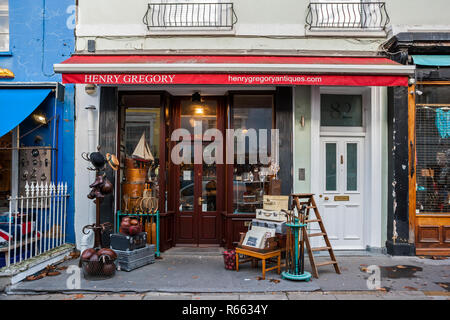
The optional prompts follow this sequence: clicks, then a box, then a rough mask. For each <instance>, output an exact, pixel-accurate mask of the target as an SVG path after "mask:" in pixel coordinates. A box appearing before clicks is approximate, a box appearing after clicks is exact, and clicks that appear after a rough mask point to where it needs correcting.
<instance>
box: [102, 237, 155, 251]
mask: <svg viewBox="0 0 450 320" xmlns="http://www.w3.org/2000/svg"><path fill="white" fill-rule="evenodd" d="M110 239H111V243H110V248H111V249H113V250H120V251H132V250H136V249H140V248H144V247H145V245H146V243H147V232H141V233H138V234H137V235H135V236H127V235H124V234H120V233H113V234H111V238H110Z"/></svg>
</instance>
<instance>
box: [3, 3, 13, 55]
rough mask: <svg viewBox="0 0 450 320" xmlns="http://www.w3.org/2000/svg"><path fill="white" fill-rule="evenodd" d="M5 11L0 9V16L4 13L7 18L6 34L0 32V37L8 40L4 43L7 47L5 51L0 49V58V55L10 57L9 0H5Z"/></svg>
mask: <svg viewBox="0 0 450 320" xmlns="http://www.w3.org/2000/svg"><path fill="white" fill-rule="evenodd" d="M6 5H7V7H6V10H2V9H1V8H0V16H1V15H2V13H3V12H6V16H7V18H8V29H7V32H0V37H3V36H6V37H7V38H8V40H7V41H6V45H7V47H6V48H5V49H3V48H1V47H0V56H1V55H10V54H11V14H10V12H11V10H10V3H9V0H6Z"/></svg>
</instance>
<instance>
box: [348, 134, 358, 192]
mask: <svg viewBox="0 0 450 320" xmlns="http://www.w3.org/2000/svg"><path fill="white" fill-rule="evenodd" d="M357 190H358V144H356V143H347V191H357Z"/></svg>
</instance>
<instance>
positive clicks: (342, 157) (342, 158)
mask: <svg viewBox="0 0 450 320" xmlns="http://www.w3.org/2000/svg"><path fill="white" fill-rule="evenodd" d="M341 164H344V156H343V155H341Z"/></svg>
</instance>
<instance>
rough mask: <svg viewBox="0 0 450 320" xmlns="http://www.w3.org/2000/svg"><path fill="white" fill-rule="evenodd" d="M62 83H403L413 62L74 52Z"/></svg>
mask: <svg viewBox="0 0 450 320" xmlns="http://www.w3.org/2000/svg"><path fill="white" fill-rule="evenodd" d="M54 68H55V72H60V73H62V74H63V82H64V83H95V84H160V85H164V84H198V85H201V84H202V85H204V84H221V85H339V86H407V85H408V76H409V75H412V74H414V70H415V69H414V66H404V65H401V64H398V63H396V62H394V61H392V60H389V59H387V58H383V57H297V56H295V57H294V56H186V55H183V56H180V55H172V56H168V55H127V56H124V55H74V56H72V57H71V58H69V59H68V60H66V61H64V62H63V63H61V64H56V65H55V66H54Z"/></svg>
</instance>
